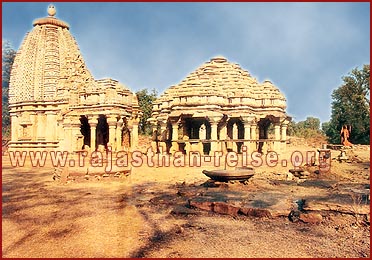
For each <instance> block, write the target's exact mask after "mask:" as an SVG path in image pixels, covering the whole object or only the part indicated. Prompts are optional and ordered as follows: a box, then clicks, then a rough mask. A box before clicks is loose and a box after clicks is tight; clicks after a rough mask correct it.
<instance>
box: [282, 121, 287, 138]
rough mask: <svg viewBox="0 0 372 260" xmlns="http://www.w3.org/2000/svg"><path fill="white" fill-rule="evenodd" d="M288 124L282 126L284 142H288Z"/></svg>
mask: <svg viewBox="0 0 372 260" xmlns="http://www.w3.org/2000/svg"><path fill="white" fill-rule="evenodd" d="M287 127H288V125H287V124H282V141H287Z"/></svg>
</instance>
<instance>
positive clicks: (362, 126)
mask: <svg viewBox="0 0 372 260" xmlns="http://www.w3.org/2000/svg"><path fill="white" fill-rule="evenodd" d="M342 80H343V84H342V85H341V86H340V87H339V88H338V89H336V90H334V91H333V93H332V100H333V101H332V114H331V120H330V122H329V127H328V129H327V131H326V134H327V136H328V138H329V140H330V141H331V142H332V143H340V130H341V127H342V126H343V125H351V127H352V131H351V134H350V141H351V142H352V143H355V144H369V140H370V136H369V131H370V114H369V113H370V105H369V99H370V96H369V88H370V82H369V80H370V66H369V65H364V66H363V68H362V69H358V68H355V69H353V70H352V71H351V72H350V73H349V74H348V75H347V76H345V77H342Z"/></svg>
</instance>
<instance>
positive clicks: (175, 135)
mask: <svg viewBox="0 0 372 260" xmlns="http://www.w3.org/2000/svg"><path fill="white" fill-rule="evenodd" d="M177 141H178V121H175V122H172V147H171V150H172V153H174V152H177V151H178V150H179V147H178V142H177Z"/></svg>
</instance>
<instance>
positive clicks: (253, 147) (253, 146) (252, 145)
mask: <svg viewBox="0 0 372 260" xmlns="http://www.w3.org/2000/svg"><path fill="white" fill-rule="evenodd" d="M256 130H257V125H256V124H253V125H251V139H252V140H253V142H251V143H250V147H249V148H250V151H256V150H257V132H256Z"/></svg>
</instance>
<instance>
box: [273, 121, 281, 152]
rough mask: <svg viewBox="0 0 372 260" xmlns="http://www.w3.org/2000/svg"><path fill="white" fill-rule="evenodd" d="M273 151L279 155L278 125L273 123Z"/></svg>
mask: <svg viewBox="0 0 372 260" xmlns="http://www.w3.org/2000/svg"><path fill="white" fill-rule="evenodd" d="M274 139H275V140H274V151H275V152H276V153H278V154H279V153H280V151H281V147H280V124H279V123H275V124H274Z"/></svg>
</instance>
